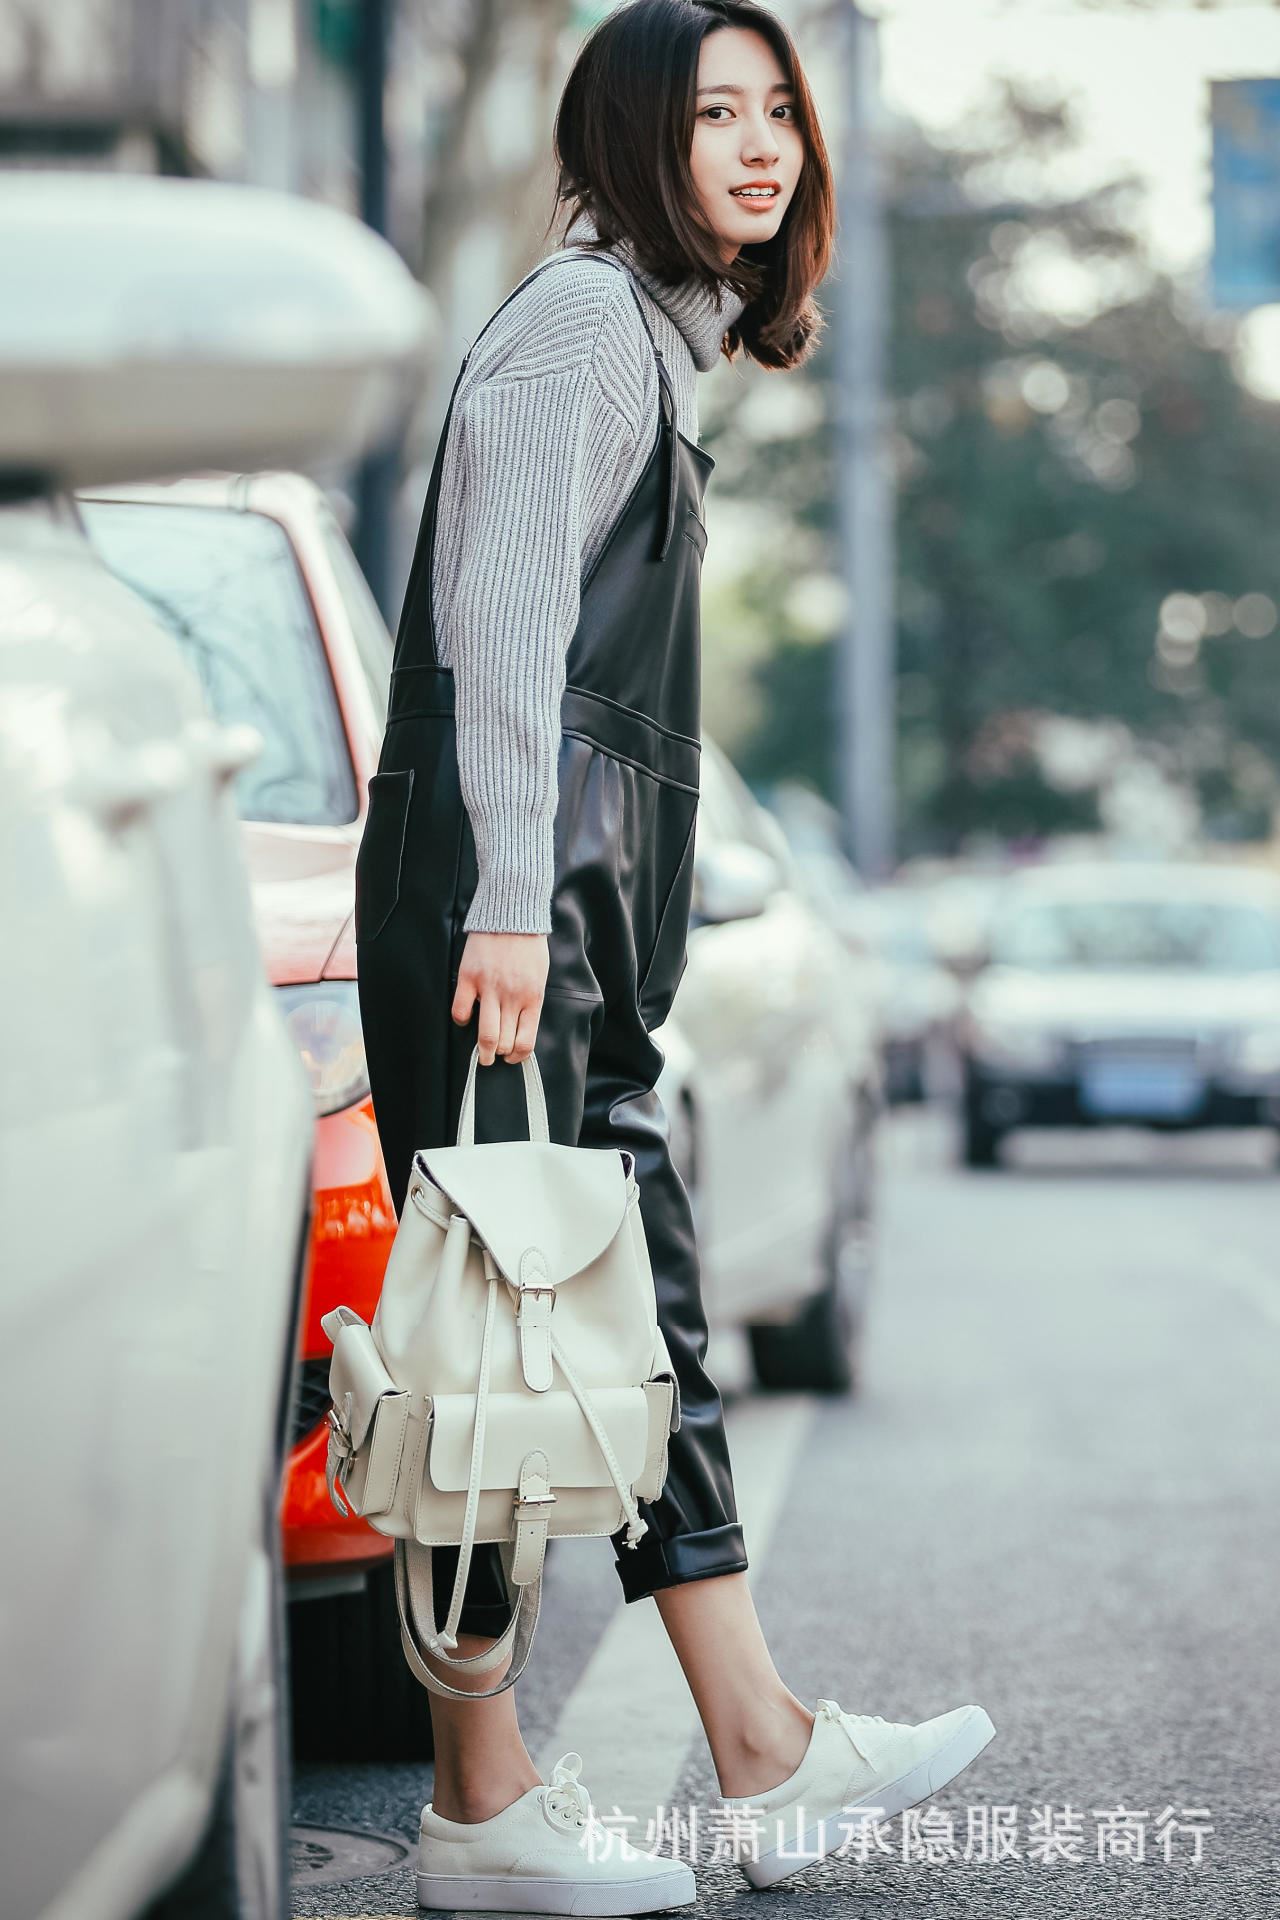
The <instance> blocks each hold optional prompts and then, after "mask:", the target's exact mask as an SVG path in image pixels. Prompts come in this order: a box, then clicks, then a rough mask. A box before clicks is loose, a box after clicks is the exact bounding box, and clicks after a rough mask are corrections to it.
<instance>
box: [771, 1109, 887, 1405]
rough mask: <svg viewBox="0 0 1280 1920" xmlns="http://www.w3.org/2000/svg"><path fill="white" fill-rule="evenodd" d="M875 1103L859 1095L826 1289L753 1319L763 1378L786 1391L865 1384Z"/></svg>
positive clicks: (829, 1247) (830, 1234)
mask: <svg viewBox="0 0 1280 1920" xmlns="http://www.w3.org/2000/svg"><path fill="white" fill-rule="evenodd" d="M873 1191H874V1109H873V1108H872V1106H871V1105H870V1103H869V1102H866V1101H864V1100H863V1099H862V1098H861V1096H859V1099H858V1102H857V1104H856V1106H855V1108H854V1117H853V1131H852V1138H851V1141H850V1147H849V1152H848V1154H847V1155H846V1157H845V1160H844V1163H843V1165H842V1167H841V1178H840V1181H839V1191H838V1193H837V1195H836V1197H835V1203H834V1205H833V1208H832V1217H831V1222H830V1225H829V1227H828V1230H827V1238H826V1248H825V1257H824V1270H825V1280H824V1285H823V1287H822V1291H821V1292H820V1293H817V1294H815V1295H814V1296H813V1298H812V1299H811V1300H808V1301H806V1302H805V1304H804V1306H803V1307H802V1308H801V1309H800V1312H799V1313H798V1314H797V1315H796V1316H795V1318H794V1319H792V1320H788V1321H786V1322H784V1323H783V1324H782V1325H777V1324H765V1323H757V1324H754V1325H749V1326H748V1328H747V1337H748V1340H749V1342H750V1346H751V1360H752V1365H753V1368H754V1371H755V1377H756V1382H757V1384H758V1385H759V1386H760V1387H762V1388H764V1389H766V1390H773V1391H782V1392H812V1393H832V1394H847V1393H851V1392H853V1391H854V1390H855V1389H856V1387H857V1384H858V1378H859V1371H860V1363H861V1353H862V1332H863V1326H864V1323H865V1319H866V1293H867V1286H868V1282H869V1277H870V1271H871V1251H870V1249H871V1221H872V1202H873Z"/></svg>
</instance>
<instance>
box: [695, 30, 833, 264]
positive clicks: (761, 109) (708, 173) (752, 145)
mask: <svg viewBox="0 0 1280 1920" xmlns="http://www.w3.org/2000/svg"><path fill="white" fill-rule="evenodd" d="M697 87H698V97H697V101H696V104H695V113H696V119H695V121H694V131H693V146H692V148H691V149H690V153H689V164H690V167H691V169H692V172H693V184H694V189H695V191H696V193H697V196H698V202H699V205H700V206H701V208H702V211H703V213H704V214H705V215H706V217H707V219H708V220H709V221H710V223H711V225H712V226H713V227H714V229H715V231H716V232H717V233H718V234H719V236H720V240H721V246H722V250H723V254H724V261H725V264H726V266H727V265H729V263H730V262H731V261H732V260H733V259H734V256H735V255H736V254H737V251H738V248H739V247H742V246H748V245H750V244H751V243H752V242H753V241H757V240H770V239H772V237H773V235H774V234H775V233H776V232H777V231H778V228H779V226H780V225H781V224H782V217H783V215H784V214H785V213H786V210H787V207H788V206H789V204H790V201H791V196H792V194H793V193H794V192H795V187H796V181H797V180H798V179H799V178H800V169H801V167H802V166H803V164H804V139H803V136H802V134H801V132H800V129H799V127H798V126H797V125H796V122H795V119H794V117H793V116H794V112H795V108H794V104H793V98H794V96H793V94H792V91H791V87H790V85H789V83H788V81H787V77H786V74H785V73H784V71H783V69H782V67H781V66H779V64H778V58H777V55H776V54H775V53H774V51H773V48H772V47H771V46H770V44H769V42H768V41H767V40H766V39H765V37H764V35H763V34H762V33H757V32H755V30H754V29H753V28H750V27H717V28H716V29H715V31H714V32H713V33H708V34H707V35H706V36H705V37H704V39H703V42H702V48H701V51H700V53H699V56H698V83H697ZM748 185H751V186H757V187H763V186H766V185H771V186H773V188H774V189H775V190H774V192H773V193H772V194H771V195H767V196H765V197H764V198H757V199H750V198H744V197H743V196H742V195H741V194H740V193H738V192H735V189H737V188H742V187H745V186H748Z"/></svg>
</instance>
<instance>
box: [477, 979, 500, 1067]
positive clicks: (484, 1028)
mask: <svg viewBox="0 0 1280 1920" xmlns="http://www.w3.org/2000/svg"><path fill="white" fill-rule="evenodd" d="M501 1037H502V998H501V996H500V994H499V992H498V989H497V988H496V987H482V988H481V990H480V1025H479V1028H478V1029H477V1032H476V1039H477V1041H478V1042H479V1046H480V1065H481V1066H482V1067H491V1066H492V1065H493V1062H494V1057H495V1055H496V1054H497V1051H498V1041H499V1040H500V1039H501Z"/></svg>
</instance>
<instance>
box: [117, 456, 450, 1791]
mask: <svg viewBox="0 0 1280 1920" xmlns="http://www.w3.org/2000/svg"><path fill="white" fill-rule="evenodd" d="M81 507H82V511H83V513H84V515H85V519H86V522H87V524H88V527H89V531H90V535H91V537H92V539H93V541H94V543H95V545H96V546H97V548H98V551H99V553H100V554H101V555H102V557H103V559H104V560H105V561H106V562H107V564H108V565H109V566H110V567H111V568H112V569H113V570H114V571H115V572H116V573H117V574H118V575H119V577H120V578H121V579H122V580H124V581H126V582H127V583H128V584H129V585H130V586H131V587H132V588H133V590H134V592H135V593H137V594H138V595H139V596H140V597H141V598H142V599H144V600H146V602H147V604H148V605H149V606H150V607H151V608H152V609H153V610H154V612H155V614H156V616H157V618H158V619H159V620H161V621H162V622H163V623H164V625H165V626H166V627H167V629H168V631H169V633H170V635H171V637H172V639H173V640H174V641H176V643H177V645H178V648H179V650H180V651H181V652H182V653H183V654H184V655H185V656H186V658H187V659H188V660H189V661H190V662H191V664H192V666H193V667H194V669H195V671H196V672H197V673H198V674H199V676H200V679H201V681H202V683H203V686H204V689H205V694H206V697H207V698H208V701H209V703H210V705H211V706H212V708H213V709H214V711H215V712H216V713H217V714H218V715H219V716H220V717H221V718H222V719H223V720H225V721H228V722H233V721H251V722H252V724H253V725H255V726H256V727H257V728H258V729H259V730H260V731H261V732H262V734H263V735H264V736H265V739H266V747H265V750H264V752H263V755H262V757H261V759H260V760H259V761H258V762H257V763H256V764H255V765H254V766H252V767H249V768H247V769H246V770H245V772H244V773H243V774H242V775H241V776H240V778H239V780H238V781H237V783H236V789H235V793H236V804H237V807H238V809H239V813H240V818H241V822H242V832H243V838H244V847H245V854H246V858H247V861H248V867H249V873H250V876H251V879H252V883H253V904H254V913H255V917H256V921H257V928H258V937H259V942H260V945H261V949H262V957H263V962H264V964H265V967H266V971H267V974H268V977H269V978H270V980H271V982H272V984H273V985H274V987H275V990H276V998H277V1001H278V1003H279V1005H280V1008H281V1011H282V1012H283V1014H284V1018H285V1022H286V1025H287V1027H288V1030H289V1032H290V1034H291V1035H292V1037H293V1040H294V1044H295V1046H296V1048H297V1051H298V1054H299V1057H300V1059H301V1060H302V1062H303V1064H304V1066H305V1068H306V1072H307V1077H308V1079H309V1081H310V1084H311V1090H312V1095H313V1099H314V1103H315V1114H316V1126H315V1198H314V1204H315V1230H314V1234H313V1245H312V1258H311V1273H310V1283H309V1287H308V1292H307V1299H306V1303H305V1307H304V1311H303V1315H302V1324H301V1329H300V1342H299V1347H300V1351H299V1391H298V1398H297V1405H296V1410H295V1416H294V1421H293V1427H292V1431H291V1433H290V1436H289V1443H290V1451H289V1459H288V1467H287V1473H286V1478H285V1493H284V1507H283V1528H284V1559H285V1565H286V1568H287V1570H288V1581H289V1597H290V1600H291V1601H295V1602H301V1601H304V1600H305V1601H307V1602H308V1605H307V1606H306V1607H301V1606H297V1605H293V1606H291V1607H290V1633H291V1638H292V1643H293V1649H294V1675H295V1686H294V1690H293V1693H294V1722H295V1730H296V1732H297V1736H298V1744H299V1750H300V1751H303V1752H306V1753H307V1754H308V1755H309V1756H310V1757H319V1756H320V1755H322V1754H326V1753H330V1752H333V1753H336V1752H338V1751H339V1750H341V1752H342V1753H343V1755H344V1756H345V1757H347V1758H361V1757H366V1758H371V1759H372V1758H378V1759H383V1760H389V1759H394V1758H405V1759H421V1758H427V1757H429V1756H430V1754H431V1725H430V1716H429V1712H428V1710H427V1703H426V1697H425V1694H424V1692H423V1689H422V1687H421V1685H420V1684H419V1682H418V1681H417V1680H415V1679H414V1677H413V1673H412V1671H411V1670H410V1667H409V1664H408V1662H407V1661H406V1660H405V1657H404V1653H403V1650H402V1648H401V1645H400V1627H399V1615H398V1613H397V1610H396V1604H395V1592H394V1584H393V1574H392V1557H391V1547H392V1542H391V1541H390V1540H388V1539H386V1538H385V1537H384V1536H383V1535H381V1534H379V1533H377V1532H375V1531H374V1530H373V1528H371V1527H370V1526H369V1525H368V1524H367V1523H366V1522H365V1521H363V1520H361V1519H359V1517H358V1516H357V1517H355V1518H350V1517H346V1516H343V1515H340V1514H338V1513H336V1512H335V1511H334V1508H333V1505H332V1503H331V1502H330V1499H329V1495H328V1490H327V1487H326V1485H325V1471H324V1469H325V1451H326V1442H327V1437H328V1429H327V1427H326V1426H325V1424H324V1419H325V1414H326V1412H327V1411H328V1407H329V1362H330V1359H331V1358H332V1347H331V1345H330V1342H329V1340H328V1339H327V1337H326V1336H325V1334H324V1332H323V1330H322V1328H321V1326H320V1320H321V1316H322V1315H323V1314H325V1313H327V1312H328V1311H329V1310H330V1308H331V1307H334V1306H336V1305H338V1304H339V1303H340V1302H345V1303H346V1304H347V1305H348V1306H353V1307H354V1308H355V1309H356V1311H357V1312H358V1313H361V1314H363V1315H364V1316H365V1318H366V1319H368V1320H370V1321H372V1319H373V1314H374V1310H375V1308H376V1306H377V1301H378V1295H379V1293H380V1291H381V1288H382V1276H383V1271H384V1269H385V1267H386V1262H387V1256H388V1254H389V1253H390V1251H391V1244H392V1241H393V1240H394V1238H395V1232H396V1216H395V1209H394V1206H393V1204H392V1200H391V1193H390V1189H389V1187H388V1184H387V1176H386V1169H385V1167H384V1165H383V1161H382V1152H381V1148H380V1147H379V1144H378V1133H377V1127H376V1124H375V1121H374V1114H373V1103H372V1101H371V1099H370V1095H369V1080H368V1073H367V1070H366V1065H365V1056H364V1040H363V1036H362V1033H361V1028H360V1009H359V1001H358V997H357V991H356V951H355V941H354V935H353V927H352V914H353V907H354V886H355V882H354V873H355V857H356V852H357V850H358V848H359V844H360V835H361V833H362V831H363V826H364V819H365V814H366V811H367V808H368V782H369V777H370V775H371V774H373V773H375V772H376V771H377V765H378V754H379V751H380V748H381V745H382V736H383V731H384V729H385V726H386V716H387V688H388V684H389V676H390V672H391V652H392V643H391V637H390V635H389V633H388V631H387V628H386V625H385V623H384V621H383V619H382V615H381V613H380V612H379V610H378V607H377V604H376V602H375V601H374V599H373V596H372V594H371V593H370V591H369V588H368V586H367V585H366V583H365V579H364V575H363V574H362V573H361V571H360V567H359V565H358V563H357V561H356V559H355V556H354V555H353V553H352V551H351V548H350V547H349V545H348V544H347V540H346V538H345V536H344V534H343V532H342V529H341V527H340V526H339V524H338V522H337V519H336V518H335V516H334V514H333V511H332V509H331V508H330V506H329V504H328V502H327V500H326V497H325V495H324V493H323V492H322V490H321V489H320V488H319V487H318V486H317V485H316V484H315V483H314V482H313V481H310V480H307V479H303V478H302V477H301V476H299V475H297V474H287V473H260V474H242V475H235V474H223V475H208V476H204V477H188V478H184V479H180V480H177V481H174V482H172V483H171V484H169V485H154V486H137V485H135V486H130V487H119V488H111V489H98V490H97V491H96V492H95V493H94V494H93V495H92V496H86V497H83V498H82V501H81ZM313 1602H318V1603H322V1604H317V1605H312V1604H310V1603H313Z"/></svg>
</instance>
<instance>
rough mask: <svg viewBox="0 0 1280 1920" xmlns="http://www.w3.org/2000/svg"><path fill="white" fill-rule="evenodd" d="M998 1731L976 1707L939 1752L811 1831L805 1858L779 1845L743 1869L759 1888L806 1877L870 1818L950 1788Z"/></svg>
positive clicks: (804, 1845)
mask: <svg viewBox="0 0 1280 1920" xmlns="http://www.w3.org/2000/svg"><path fill="white" fill-rule="evenodd" d="M995 1731H996V1730H995V1728H994V1727H993V1726H992V1724H991V1716H990V1715H989V1714H988V1713H987V1712H986V1711H985V1710H984V1709H983V1708H982V1707H975V1708H974V1710H973V1712H972V1713H971V1714H970V1716H969V1718H968V1719H967V1720H965V1721H964V1722H962V1724H961V1725H960V1726H958V1727H957V1728H956V1730H955V1732H954V1733H953V1734H952V1736H951V1738H950V1739H949V1740H948V1741H946V1742H945V1744H944V1745H943V1746H940V1747H939V1748H938V1750H937V1752H936V1753H931V1754H928V1755H926V1757H925V1758H924V1759H923V1760H920V1761H917V1763H916V1765H915V1766H914V1767H912V1768H911V1769H910V1770H909V1772H907V1773H904V1774H901V1775H899V1777H898V1779H896V1780H891V1781H890V1782H889V1784H888V1786H886V1787H882V1788H881V1789H880V1790H879V1791H878V1792H876V1793H864V1794H862V1795H861V1796H860V1797H859V1798H858V1799H857V1800H851V1801H850V1802H849V1804H848V1805H847V1806H842V1807H839V1808H838V1809H836V1811H835V1812H833V1813H830V1814H827V1815H826V1816H825V1819H823V1820H819V1821H818V1822H817V1823H816V1824H815V1825H814V1826H812V1827H810V1828H809V1830H808V1832H807V1833H805V1834H804V1835H803V1836H802V1838H801V1841H800V1851H801V1852H802V1853H803V1855H804V1858H803V1859H798V1858H797V1857H796V1855H795V1854H794V1853H793V1852H791V1851H790V1845H789V1843H788V1851H787V1852H786V1853H785V1854H783V1853H782V1851H781V1849H780V1848H778V1847H774V1848H773V1849H772V1850H771V1851H770V1852H769V1853H762V1854H760V1855H759V1856H758V1858H756V1859H754V1860H739V1861H738V1862H737V1865H738V1867H739V1868H740V1869H741V1871H742V1873H743V1874H744V1875H745V1876H746V1878H747V1880H748V1881H749V1882H750V1883H751V1885H752V1886H753V1887H773V1886H776V1885H777V1883H778V1881H779V1880H786V1879H787V1878H789V1876H790V1875H791V1874H793V1873H802V1872H803V1871H804V1869H805V1868H806V1867H812V1866H816V1864H817V1862H818V1861H819V1860H823V1859H825V1858H826V1856H827V1854H829V1853H834V1852H835V1850H836V1848H837V1847H840V1846H843V1845H844V1843H845V1840H846V1838H847V1837H848V1836H849V1834H850V1833H851V1832H855V1831H856V1830H857V1828H858V1827H859V1826H862V1825H865V1824H866V1820H867V1819H875V1820H888V1819H891V1818H892V1817H893V1815H894V1814H895V1813H905V1811H906V1809H907V1808H908V1807H918V1806H919V1805H920V1802H921V1801H922V1800H927V1799H928V1798H929V1795H930V1794H931V1793H936V1792H937V1791H938V1789H939V1787H945V1786H946V1784H947V1782H948V1781H949V1780H954V1779H955V1777H956V1775H957V1774H958V1773H962V1772H963V1771H964V1769H965V1768H966V1767H967V1766H968V1765H969V1764H970V1762H971V1761H973V1760H976V1759H977V1757H978V1755H979V1754H980V1753H981V1752H982V1749H983V1748H984V1747H985V1746H987V1745H988V1743H989V1742H990V1741H991V1740H993V1739H994V1738H995ZM859 1807H866V1808H867V1810H868V1811H867V1815H866V1819H864V1820H862V1821H857V1820H854V1819H853V1818H851V1817H850V1816H851V1815H853V1814H856V1812H857V1810H858V1808H859ZM837 1818H838V1821H839V1830H838V1831H837V1832H836V1834H835V1835H834V1836H833V1837H832V1838H831V1839H830V1840H829V1841H828V1838H827V1834H826V1832H824V1828H826V1829H829V1828H830V1827H831V1825H832V1823H833V1822H834V1821H836V1820H837Z"/></svg>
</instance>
